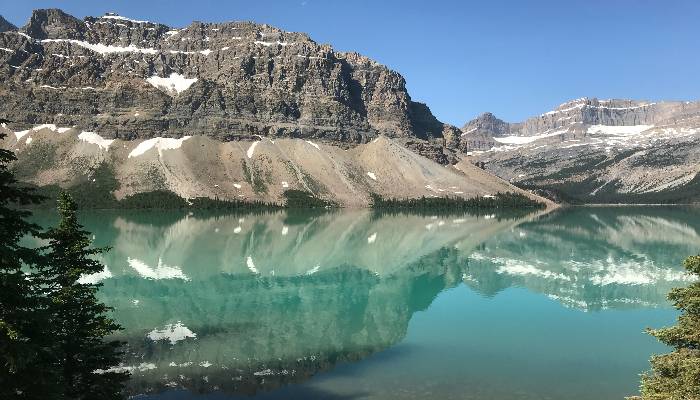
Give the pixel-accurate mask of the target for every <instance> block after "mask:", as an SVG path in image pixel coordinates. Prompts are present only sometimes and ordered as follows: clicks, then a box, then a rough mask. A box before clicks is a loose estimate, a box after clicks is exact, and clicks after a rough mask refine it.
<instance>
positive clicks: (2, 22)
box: [0, 15, 17, 32]
mask: <svg viewBox="0 0 700 400" xmlns="http://www.w3.org/2000/svg"><path fill="white" fill-rule="evenodd" d="M16 30H17V27H16V26H14V25H12V23H11V22H10V21H8V20H6V19H5V18H3V17H2V15H0V32H7V31H16Z"/></svg>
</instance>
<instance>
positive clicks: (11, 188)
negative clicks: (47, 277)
mask: <svg viewBox="0 0 700 400" xmlns="http://www.w3.org/2000/svg"><path fill="white" fill-rule="evenodd" d="M5 136H6V135H5V134H2V133H0V140H2V139H4V138H5ZM14 160H16V157H15V155H14V153H12V152H11V151H9V150H6V149H2V148H0V398H2V399H10V398H42V397H43V398H47V395H48V394H50V393H52V392H53V390H54V389H55V379H53V376H52V374H53V373H52V370H51V368H50V367H49V363H50V357H51V353H52V352H51V345H52V342H51V341H52V339H51V337H50V335H47V334H46V333H47V332H45V330H46V329H47V327H48V323H47V322H48V314H47V303H46V301H45V297H44V296H42V290H41V287H40V286H39V285H38V283H37V282H36V281H35V280H34V279H33V278H34V275H31V274H29V272H30V270H31V268H32V267H33V266H35V265H36V264H37V263H39V260H40V259H41V257H40V255H39V253H38V251H37V250H36V249H31V248H27V247H25V246H22V245H21V242H20V241H21V239H22V238H23V237H24V236H26V235H28V234H34V233H36V232H37V229H38V227H37V226H36V225H34V224H31V223H29V222H27V218H28V217H29V216H30V213H29V212H28V211H24V210H20V209H18V208H17V207H16V206H17V205H28V204H35V203H38V202H40V201H41V197H40V196H37V195H35V194H34V193H32V191H31V190H29V189H28V188H25V187H21V186H19V185H18V183H17V181H16V180H15V178H14V176H13V175H12V173H11V171H10V170H9V168H8V167H9V163H11V162H12V161H14Z"/></svg>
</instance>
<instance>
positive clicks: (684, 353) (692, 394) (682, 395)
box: [641, 256, 700, 400]
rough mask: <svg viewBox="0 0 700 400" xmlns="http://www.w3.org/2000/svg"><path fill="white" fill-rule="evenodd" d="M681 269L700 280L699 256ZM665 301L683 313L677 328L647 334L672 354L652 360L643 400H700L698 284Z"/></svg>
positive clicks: (644, 378)
mask: <svg viewBox="0 0 700 400" xmlns="http://www.w3.org/2000/svg"><path fill="white" fill-rule="evenodd" d="M683 265H684V266H685V268H686V269H687V270H688V272H690V273H692V274H693V275H695V276H700V256H693V257H688V258H687V259H686V260H685V262H684V263H683ZM668 298H669V300H671V301H672V302H673V304H674V306H675V307H676V308H677V309H679V310H680V311H681V312H682V314H681V316H680V317H678V324H677V325H675V326H672V327H669V328H663V329H657V330H650V331H649V332H650V333H651V334H652V335H654V336H655V337H656V338H657V339H659V340H660V341H661V342H663V343H665V344H667V345H669V346H672V347H673V348H674V350H673V351H672V352H671V353H669V354H664V355H660V356H654V357H652V359H651V366H652V370H651V372H649V373H647V374H644V375H643V376H642V390H641V391H642V399H644V400H686V399H687V400H691V399H700V282H697V281H696V282H695V283H693V284H691V285H690V286H688V287H685V288H677V289H673V290H672V291H671V293H669V295H668Z"/></svg>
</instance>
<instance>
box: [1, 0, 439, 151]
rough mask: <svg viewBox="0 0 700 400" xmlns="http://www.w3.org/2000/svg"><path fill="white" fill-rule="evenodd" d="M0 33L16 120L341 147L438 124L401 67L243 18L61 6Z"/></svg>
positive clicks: (435, 137)
mask: <svg viewBox="0 0 700 400" xmlns="http://www.w3.org/2000/svg"><path fill="white" fill-rule="evenodd" d="M0 25H2V24H0ZM3 30H4V32H3V33H0V47H2V48H4V49H7V50H3V51H1V52H0V79H1V81H2V83H1V84H0V115H4V116H5V117H7V118H9V119H11V120H13V121H16V122H17V123H18V125H17V128H18V129H28V128H31V127H32V126H34V125H38V124H57V125H61V126H76V127H78V128H79V129H82V130H85V131H90V132H98V133H99V134H100V135H102V136H103V137H106V138H120V139H126V140H130V139H136V138H142V139H146V138H151V137H155V136H169V137H181V136H185V135H204V136H209V137H212V138H215V139H218V140H224V141H227V140H234V139H240V138H251V137H252V136H254V135H261V136H268V137H273V138H274V137H298V138H315V139H322V140H326V141H329V142H332V143H335V144H342V145H344V146H348V145H352V144H356V143H363V142H367V141H369V140H370V139H372V138H374V137H376V136H378V135H380V134H381V135H386V136H388V137H392V138H412V139H421V140H430V141H438V142H439V141H440V140H441V139H440V138H441V135H442V131H443V124H442V123H441V122H439V121H437V120H436V119H435V117H434V116H433V115H432V114H431V113H430V110H429V109H428V107H427V106H425V105H424V104H420V103H416V102H414V101H412V100H411V97H410V96H409V94H408V92H407V91H406V84H405V81H404V78H403V77H402V76H401V75H400V74H398V73H397V72H394V71H392V70H389V69H388V68H386V67H385V66H383V65H380V64H378V63H376V62H374V61H372V60H371V59H369V58H367V57H364V56H361V55H359V54H356V53H341V52H336V51H334V50H333V49H332V48H331V47H330V46H329V45H324V44H318V43H316V42H314V41H313V40H311V39H310V38H309V37H308V36H307V35H306V34H303V33H292V32H285V31H282V30H280V29H277V28H274V27H271V26H268V25H260V24H255V23H250V22H229V23H216V24H214V23H201V22H194V23H192V24H191V25H190V26H188V27H186V28H183V29H174V28H171V27H168V26H166V25H163V24H159V23H153V22H148V21H136V20H131V19H128V18H124V17H121V16H117V15H109V14H108V15H105V16H103V17H100V18H94V17H86V18H85V19H84V20H79V19H77V18H75V17H73V16H70V15H68V14H66V13H64V12H63V11H61V10H57V9H50V10H36V11H34V13H33V15H32V17H31V19H30V21H29V22H28V23H27V24H26V25H25V26H24V27H22V28H21V29H19V30H18V31H13V30H8V29H5V28H2V29H0V31H3Z"/></svg>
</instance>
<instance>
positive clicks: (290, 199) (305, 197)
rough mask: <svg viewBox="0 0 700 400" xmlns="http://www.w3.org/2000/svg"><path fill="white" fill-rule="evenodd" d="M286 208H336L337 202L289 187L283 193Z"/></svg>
mask: <svg viewBox="0 0 700 400" xmlns="http://www.w3.org/2000/svg"><path fill="white" fill-rule="evenodd" d="M283 196H284V198H285V207H286V208H337V207H338V204H336V203H334V202H332V201H329V200H324V199H320V198H318V197H315V196H314V195H312V194H311V193H309V192H305V191H303V190H295V189H289V190H285V191H284V193H283Z"/></svg>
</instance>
